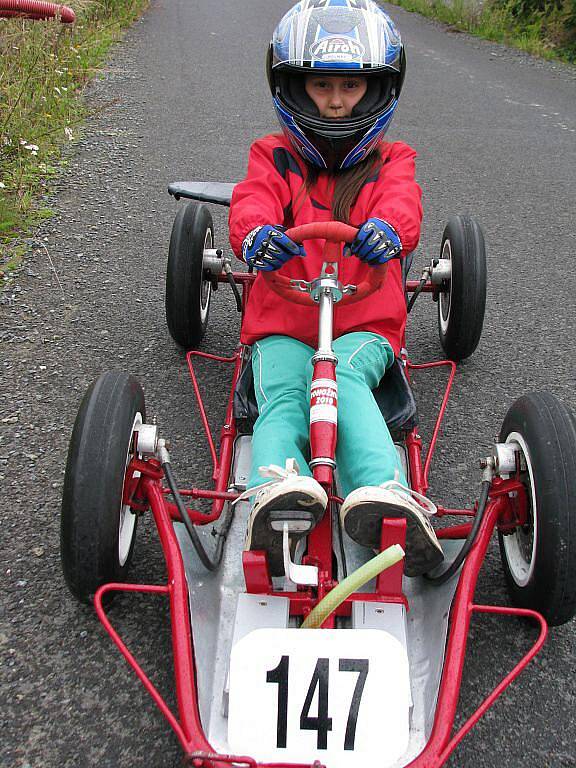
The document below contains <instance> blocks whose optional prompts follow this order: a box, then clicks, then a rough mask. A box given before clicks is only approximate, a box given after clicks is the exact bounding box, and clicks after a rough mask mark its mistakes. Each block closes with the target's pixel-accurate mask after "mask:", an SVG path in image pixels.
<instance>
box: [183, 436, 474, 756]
mask: <svg viewBox="0 0 576 768" xmlns="http://www.w3.org/2000/svg"><path fill="white" fill-rule="evenodd" d="M246 439H247V438H245V437H243V438H241V440H242V441H243V445H242V451H241V452H239V453H241V454H243V456H240V457H237V458H242V459H245V458H246V453H247V449H248V447H249V446H248V444H246ZM248 440H249V438H248ZM240 464H242V465H243V466H240ZM243 467H244V468H243ZM236 469H237V474H236V479H237V481H238V486H239V487H241V486H242V484H243V482H244V483H245V479H244V478H245V474H246V473H245V464H244V462H243V461H242V462H239V461H238V460H237V461H236ZM248 511H249V504H248V502H240V503H239V504H237V505H236V513H235V517H234V520H233V522H232V526H231V528H230V532H229V535H228V540H227V543H226V547H225V551H224V555H223V558H222V563H221V566H220V568H219V570H218V571H217V572H216V573H208V572H207V571H205V570H204V568H203V567H202V565H201V563H200V561H199V559H198V557H197V555H196V552H195V551H194V548H193V546H192V544H191V542H190V540H189V537H188V534H187V532H186V529H185V527H184V525H183V524H182V523H175V525H174V528H175V530H176V534H177V536H178V540H179V542H180V547H181V550H182V555H183V559H184V564H185V569H186V577H187V580H188V589H189V597H190V613H191V617H192V637H193V644H194V656H195V660H196V669H197V676H198V691H199V708H200V716H201V719H202V724H203V727H204V732H205V734H206V736H207V738H208V741H209V742H210V744H211V745H212V747H213V748H214V749H215V750H217V751H219V752H223V753H228V752H229V751H230V750H229V747H228V743H227V728H228V721H227V718H226V716H225V709H226V698H225V696H224V690H225V687H226V682H227V676H228V663H229V658H230V652H231V646H232V635H233V631H234V618H235V613H236V603H237V595H238V594H239V593H241V592H244V590H245V585H244V577H243V573H242V558H241V552H242V548H243V545H244V536H245V531H246V521H247V516H248ZM202 535H203V538H204V541H205V542H206V543H207V548H208V547H209V543H208V542H209V538H210V535H209V530H204V531H203V532H202ZM461 545H462V542H461V541H446V542H443V547H444V552H445V555H446V561H447V562H450V560H451V559H453V558H454V557H455V555H456V553H457V552H458V550H459V549H460V547H461ZM344 549H345V556H346V561H347V566H348V573H352V572H353V570H354V569H355V568H357V567H359V566H360V565H361V564H362V563H363V562H365V561H366V560H367V559H368V558H369V557H370V556H371V555H372V553H371V552H370V551H369V550H366V549H365V548H364V547H360V546H358V545H357V544H355V543H354V542H353V541H351V540H350V539H349V538H348V537H347V536H346V535H345V543H344ZM456 586H457V578H456V577H454V578H453V579H451V580H450V581H448V582H447V583H446V584H444V585H442V586H440V587H435V586H431V585H430V584H429V583H428V582H426V581H425V580H424V579H421V578H414V579H404V584H403V587H404V593H405V595H406V597H407V598H408V601H409V611H408V613H407V622H406V636H407V647H408V656H409V661H410V682H411V693H412V702H413V706H412V710H411V714H410V741H409V745H408V749H407V751H406V752H405V754H404V755H403V757H402V758H401V759H400V760H399V761H398V762H397V763H396V764H395V765H394V767H393V768H401V766H405V765H407V764H408V763H409V762H410V761H411V760H413V759H414V758H415V757H416V756H417V755H418V754H419V753H420V752H421V751H422V750H423V749H424V747H425V745H426V743H427V740H428V738H429V736H430V733H431V730H432V726H433V721H434V713H435V708H436V699H437V695H438V688H439V684H440V678H441V674H442V667H443V660H444V649H445V644H446V635H447V628H448V617H449V612H450V605H451V602H452V598H453V596H454V592H455V590H456ZM371 588H372V589H373V585H367V587H366V589H367V590H368V591H369V590H370V589H371ZM254 757H256V758H257V755H255V756H254Z"/></svg>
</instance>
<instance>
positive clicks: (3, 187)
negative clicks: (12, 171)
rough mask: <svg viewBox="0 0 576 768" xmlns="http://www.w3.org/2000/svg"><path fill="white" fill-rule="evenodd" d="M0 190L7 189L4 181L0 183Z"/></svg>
mask: <svg viewBox="0 0 576 768" xmlns="http://www.w3.org/2000/svg"><path fill="white" fill-rule="evenodd" d="M0 189H6V184H4V182H3V181H0Z"/></svg>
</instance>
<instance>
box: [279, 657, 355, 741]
mask: <svg viewBox="0 0 576 768" xmlns="http://www.w3.org/2000/svg"><path fill="white" fill-rule="evenodd" d="M289 665H290V657H289V656H282V658H281V659H280V663H279V664H278V666H277V667H275V668H274V669H271V670H269V671H268V672H267V673H266V682H267V683H275V684H276V685H277V686H278V718H277V724H276V747H277V748H279V749H283V748H285V747H286V739H287V729H288V668H289ZM368 666H369V664H368V659H339V660H338V670H339V671H340V672H357V673H358V678H357V680H356V686H355V687H354V693H353V694H352V701H351V702H350V709H349V711H348V720H347V722H346V733H345V735H344V749H348V750H351V749H354V741H355V739H356V723H357V720H358V710H359V709H360V700H361V698H362V692H363V690H364V684H365V683H366V677H367V675H368ZM329 676H330V665H329V659H325V658H323V659H318V661H317V662H316V667H315V668H314V672H313V673H312V679H311V680H310V685H309V686H308V693H307V694H306V698H305V699H304V706H303V707H302V712H301V713H300V729H301V730H303V731H316V732H317V747H318V749H327V748H328V731H331V730H332V718H331V717H328V682H329ZM316 688H318V712H317V714H316V715H315V716H312V715H310V706H311V704H312V699H313V698H314V694H315V692H316Z"/></svg>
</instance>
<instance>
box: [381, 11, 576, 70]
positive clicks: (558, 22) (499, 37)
mask: <svg viewBox="0 0 576 768" xmlns="http://www.w3.org/2000/svg"><path fill="white" fill-rule="evenodd" d="M388 2H390V3H391V4H392V5H399V6H401V7H402V8H406V10H408V11H415V12H416V13H420V14H422V15H423V16H429V17H432V18H435V19H438V20H439V21H442V22H444V23H445V24H449V25H450V26H452V27H454V28H456V29H461V30H463V31H466V32H470V33H471V34H473V35H477V36H478V37H483V38H486V39H488V40H495V41H496V42H499V43H505V44H506V45H511V46H514V47H516V48H520V49H521V50H524V51H527V52H528V53H532V54H535V55H537V56H542V57H544V58H548V59H560V60H562V61H566V62H568V63H571V64H576V0H483V1H482V0H388Z"/></svg>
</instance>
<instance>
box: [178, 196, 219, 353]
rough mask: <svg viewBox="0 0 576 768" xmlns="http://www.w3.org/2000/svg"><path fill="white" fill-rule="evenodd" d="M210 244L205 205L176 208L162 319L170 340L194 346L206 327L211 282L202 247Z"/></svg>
mask: <svg viewBox="0 0 576 768" xmlns="http://www.w3.org/2000/svg"><path fill="white" fill-rule="evenodd" d="M213 247H214V225H213V223H212V215H211V213H210V211H209V210H208V208H207V207H206V206H205V205H200V204H198V203H195V202H190V203H188V204H187V205H184V206H182V207H181V208H180V210H179V211H178V213H177V214H176V218H175V219H174V224H173V225H172V234H171V236H170V247H169V249H168V266H167V270H166V322H167V323H168V330H169V331H170V335H171V336H172V338H173V339H174V341H175V342H176V343H177V344H179V345H180V346H181V347H183V348H184V349H194V348H195V347H197V346H198V345H199V344H200V342H201V341H202V337H203V336H204V333H205V332H206V328H207V327H208V314H209V311H210V298H211V295H212V283H211V282H210V280H209V279H206V274H205V270H204V267H203V256H204V248H213Z"/></svg>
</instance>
